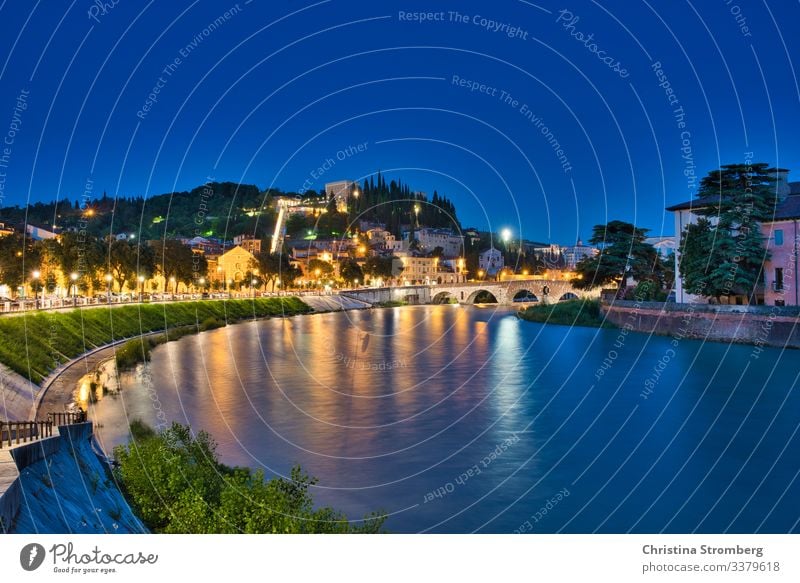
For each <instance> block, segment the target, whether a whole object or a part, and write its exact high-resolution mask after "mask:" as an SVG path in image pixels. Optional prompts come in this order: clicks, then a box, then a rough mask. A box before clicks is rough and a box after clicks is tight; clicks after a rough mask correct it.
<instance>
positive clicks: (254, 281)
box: [250, 277, 258, 298]
mask: <svg viewBox="0 0 800 583" xmlns="http://www.w3.org/2000/svg"><path fill="white" fill-rule="evenodd" d="M257 283H258V280H257V279H256V278H255V277H254V278H253V279H251V280H250V292H251V293H252V295H253V298H255V297H256V284H257Z"/></svg>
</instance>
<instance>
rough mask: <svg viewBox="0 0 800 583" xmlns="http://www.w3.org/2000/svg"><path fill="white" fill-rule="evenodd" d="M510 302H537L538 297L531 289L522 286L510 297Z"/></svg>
mask: <svg viewBox="0 0 800 583" xmlns="http://www.w3.org/2000/svg"><path fill="white" fill-rule="evenodd" d="M511 301H512V302H538V301H539V297H538V296H537V295H536V294H535V293H534V292H533V291H531V290H529V289H526V288H523V289H520V290H517V293H515V294H514V296H513V297H512V298H511Z"/></svg>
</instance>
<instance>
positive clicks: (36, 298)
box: [31, 269, 42, 310]
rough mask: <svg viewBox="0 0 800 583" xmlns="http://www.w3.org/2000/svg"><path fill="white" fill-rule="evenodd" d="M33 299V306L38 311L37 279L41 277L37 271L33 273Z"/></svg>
mask: <svg viewBox="0 0 800 583" xmlns="http://www.w3.org/2000/svg"><path fill="white" fill-rule="evenodd" d="M31 275H32V276H33V298H34V306H35V308H36V309H37V310H38V309H39V278H40V277H41V276H42V274H41V272H40V271H39V270H38V269H37V270H35V271H34V272H33V273H31Z"/></svg>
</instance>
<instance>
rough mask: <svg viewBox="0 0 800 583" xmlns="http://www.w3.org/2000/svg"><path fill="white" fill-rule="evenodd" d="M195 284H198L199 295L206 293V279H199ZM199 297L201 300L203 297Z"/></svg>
mask: <svg viewBox="0 0 800 583" xmlns="http://www.w3.org/2000/svg"><path fill="white" fill-rule="evenodd" d="M197 282H198V283H199V284H200V293H201V294H204V293H206V278H205V277H201V278H200V279H198V280H197ZM200 297H201V298H202V297H203V296H202V295H201V296H200Z"/></svg>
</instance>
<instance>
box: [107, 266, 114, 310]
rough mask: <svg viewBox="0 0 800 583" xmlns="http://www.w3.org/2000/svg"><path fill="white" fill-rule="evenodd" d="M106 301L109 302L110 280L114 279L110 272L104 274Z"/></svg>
mask: <svg viewBox="0 0 800 583" xmlns="http://www.w3.org/2000/svg"><path fill="white" fill-rule="evenodd" d="M105 279H106V303H108V304H110V303H111V281H112V280H113V279H114V278H113V277H111V274H110V273H107V274H106V277H105Z"/></svg>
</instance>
